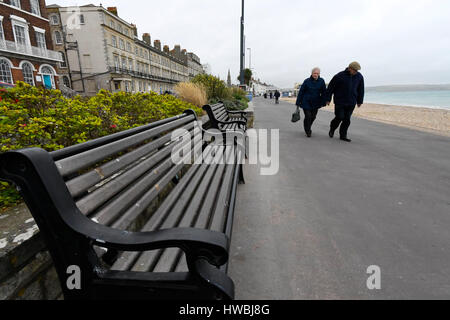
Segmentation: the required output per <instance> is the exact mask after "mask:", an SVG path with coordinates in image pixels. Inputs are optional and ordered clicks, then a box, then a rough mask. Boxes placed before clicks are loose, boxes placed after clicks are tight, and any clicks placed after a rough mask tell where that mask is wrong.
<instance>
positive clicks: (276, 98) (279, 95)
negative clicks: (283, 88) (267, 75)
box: [274, 90, 281, 104]
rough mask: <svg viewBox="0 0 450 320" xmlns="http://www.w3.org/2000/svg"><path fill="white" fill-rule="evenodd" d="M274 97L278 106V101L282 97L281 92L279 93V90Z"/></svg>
mask: <svg viewBox="0 0 450 320" xmlns="http://www.w3.org/2000/svg"><path fill="white" fill-rule="evenodd" d="M274 96H275V103H276V104H278V103H279V102H278V99H280V97H281V94H280V91H278V90H277V91H275V94H274Z"/></svg>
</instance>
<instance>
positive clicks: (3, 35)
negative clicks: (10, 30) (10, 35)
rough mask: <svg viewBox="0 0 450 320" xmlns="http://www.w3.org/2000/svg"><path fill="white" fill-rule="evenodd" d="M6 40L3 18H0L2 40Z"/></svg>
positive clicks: (0, 37) (0, 36) (0, 38)
mask: <svg viewBox="0 0 450 320" xmlns="http://www.w3.org/2000/svg"><path fill="white" fill-rule="evenodd" d="M4 40H5V34H4V32H3V20H0V41H1V42H3V41H4Z"/></svg>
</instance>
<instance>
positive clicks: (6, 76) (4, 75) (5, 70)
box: [0, 59, 13, 84]
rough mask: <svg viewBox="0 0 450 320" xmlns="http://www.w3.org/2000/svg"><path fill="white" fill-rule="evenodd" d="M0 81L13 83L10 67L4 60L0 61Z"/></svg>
mask: <svg viewBox="0 0 450 320" xmlns="http://www.w3.org/2000/svg"><path fill="white" fill-rule="evenodd" d="M0 81H1V82H6V83H11V84H12V83H13V80H12V74H11V66H10V64H9V62H8V61H7V60H5V59H0Z"/></svg>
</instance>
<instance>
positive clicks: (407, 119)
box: [281, 98, 450, 137]
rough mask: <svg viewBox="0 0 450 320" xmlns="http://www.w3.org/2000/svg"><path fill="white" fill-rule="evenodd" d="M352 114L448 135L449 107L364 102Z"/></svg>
mask: <svg viewBox="0 0 450 320" xmlns="http://www.w3.org/2000/svg"><path fill="white" fill-rule="evenodd" d="M281 100H282V101H285V102H289V103H291V104H295V101H296V98H281ZM322 110H325V111H328V112H334V105H333V104H331V105H330V106H328V107H324V108H322ZM353 116H355V117H358V118H362V119H366V120H372V121H377V122H382V123H386V124H391V125H396V126H399V127H405V128H409V129H414V130H418V131H422V132H428V133H433V134H436V135H441V136H446V137H450V110H449V109H444V108H428V107H418V106H417V107H416V106H399V105H390V104H381V103H364V104H363V105H362V106H361V108H355V112H354V113H353Z"/></svg>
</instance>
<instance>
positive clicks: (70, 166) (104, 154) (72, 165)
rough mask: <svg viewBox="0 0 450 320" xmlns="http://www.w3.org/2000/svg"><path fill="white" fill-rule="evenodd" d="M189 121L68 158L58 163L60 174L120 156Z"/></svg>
mask: <svg viewBox="0 0 450 320" xmlns="http://www.w3.org/2000/svg"><path fill="white" fill-rule="evenodd" d="M189 121H192V117H186V118H182V119H179V120H175V121H173V122H170V123H167V124H164V125H162V126H159V127H156V128H153V129H150V130H148V131H144V132H141V133H139V134H136V135H133V136H130V137H127V138H125V139H122V140H119V141H115V142H112V143H110V144H107V145H104V146H101V147H98V148H95V149H92V150H89V151H86V152H83V153H80V154H77V155H74V156H71V157H68V158H64V159H62V160H59V161H57V162H56V167H57V168H58V170H59V172H60V174H61V175H62V176H63V177H66V176H68V175H70V174H73V173H76V172H77V171H79V170H81V169H84V168H87V167H89V166H91V165H93V164H95V163H97V162H99V161H101V160H103V159H106V158H108V157H110V156H113V155H115V154H118V153H120V152H122V151H124V150H126V149H128V148H131V147H135V146H137V145H139V144H141V143H143V142H144V141H146V140H149V139H152V138H154V137H156V136H158V135H160V134H162V133H163V132H166V131H170V130H172V129H174V128H177V127H180V126H182V125H184V124H186V123H188V122H189Z"/></svg>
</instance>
